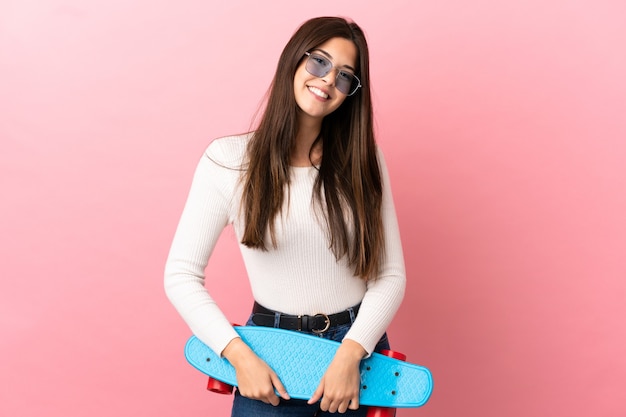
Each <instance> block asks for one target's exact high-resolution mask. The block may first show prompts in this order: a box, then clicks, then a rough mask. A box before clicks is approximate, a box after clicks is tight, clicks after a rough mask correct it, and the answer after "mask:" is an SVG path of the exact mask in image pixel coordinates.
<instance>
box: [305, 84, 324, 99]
mask: <svg viewBox="0 0 626 417" xmlns="http://www.w3.org/2000/svg"><path fill="white" fill-rule="evenodd" d="M308 89H309V91H310V92H312V93H313V94H315V95H316V96H318V97H320V98H323V99H328V94H326V93H325V92H323V91H322V90H320V89H319V88H317V87H311V86H308Z"/></svg>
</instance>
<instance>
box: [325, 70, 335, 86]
mask: <svg viewBox="0 0 626 417" xmlns="http://www.w3.org/2000/svg"><path fill="white" fill-rule="evenodd" d="M336 79H337V69H336V68H334V67H333V68H331V69H330V71H328V74H326V75H324V76H323V77H322V80H324V82H325V83H326V84H327V85H330V86H334V85H335V80H336Z"/></svg>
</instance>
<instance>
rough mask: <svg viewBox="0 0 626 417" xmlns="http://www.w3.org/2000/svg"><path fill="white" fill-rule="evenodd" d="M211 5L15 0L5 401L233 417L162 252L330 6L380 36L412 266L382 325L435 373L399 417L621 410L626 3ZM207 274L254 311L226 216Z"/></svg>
mask: <svg viewBox="0 0 626 417" xmlns="http://www.w3.org/2000/svg"><path fill="white" fill-rule="evenodd" d="M215 3H216V2H207V1H196V0H180V1H176V2H170V1H162V0H161V1H159V0H157V1H154V0H153V1H130V2H129V1H126V0H116V1H110V0H109V1H98V0H93V1H88V2H84V1H79V0H66V1H63V0H56V1H55V0H19V1H11V0H9V1H6V0H4V1H2V2H1V3H0V140H1V148H0V149H1V151H0V185H1V189H0V190H1V195H2V197H1V198H2V203H1V205H0V253H1V254H2V255H1V256H2V262H0V279H1V281H0V331H1V334H2V336H1V338H0V353H1V354H0V365H1V370H2V371H1V372H0V381H1V383H2V385H1V387H2V389H1V390H0V415H2V416H23V417H31V416H49V417H55V416H88V415H89V416H135V415H141V416H177V415H185V416H223V415H228V411H227V409H228V408H229V404H230V401H231V399H230V398H229V397H220V396H216V395H212V394H209V393H207V392H206V391H204V384H205V378H204V376H202V375H200V374H199V373H197V372H196V371H195V370H193V369H192V368H191V367H190V366H188V365H187V364H186V363H185V361H184V358H183V356H182V348H183V344H184V342H185V340H186V338H187V337H188V335H189V331H188V330H187V328H186V327H185V326H184V324H183V323H182V321H181V320H180V318H179V317H178V316H177V315H176V313H175V312H174V310H173V308H172V307H171V306H170V305H169V304H168V302H167V301H166V299H165V295H164V293H163V290H162V270H163V264H164V261H165V257H166V254H167V251H168V249H169V244H170V239H171V237H172V234H173V232H174V228H175V226H176V222H177V220H178V216H179V214H180V211H181V209H182V205H183V203H184V199H185V196H186V193H187V190H188V187H189V183H190V180H191V174H192V172H193V169H194V167H195V164H196V161H197V160H198V158H199V157H200V155H201V153H202V151H203V149H204V147H205V146H206V145H207V143H208V142H209V141H210V140H211V139H212V138H214V137H216V136H220V135H224V134H228V133H235V132H241V131H244V130H246V129H247V128H248V126H249V124H250V121H251V119H252V116H253V113H254V111H255V109H256V108H257V105H258V103H259V101H260V100H261V97H262V95H263V93H264V92H265V90H266V88H267V86H268V84H269V81H270V78H271V76H272V74H273V71H274V66H275V63H276V60H277V58H278V54H279V53H280V50H281V49H282V47H283V45H284V44H285V42H286V41H287V39H288V38H289V37H290V35H291V34H292V32H293V31H294V30H295V28H296V27H297V26H298V25H299V24H300V23H301V22H303V21H304V20H306V19H308V18H310V17H313V16H317V15H327V14H330V15H347V16H351V17H352V18H354V19H355V20H356V21H357V22H359V23H360V24H361V25H362V26H363V27H364V28H365V29H366V32H367V34H368V36H369V40H370V45H371V55H372V71H373V86H374V91H375V105H376V110H377V122H378V132H379V142H380V146H381V147H382V148H383V149H384V151H385V153H386V156H387V160H388V162H389V164H390V166H391V167H390V169H391V175H392V180H393V185H394V192H395V198H396V204H397V210H398V215H399V220H400V223H401V227H402V231H403V240H404V243H405V248H406V255H407V269H408V275H409V287H408V294H407V297H406V300H405V303H404V304H403V306H402V308H401V310H400V312H399V314H398V316H397V319H396V320H395V322H394V323H393V325H392V327H391V329H390V333H391V337H392V341H393V342H394V347H395V348H396V349H397V350H400V351H403V352H405V353H407V354H408V356H409V358H410V359H411V360H413V361H415V362H418V363H421V364H424V365H426V366H428V367H430V368H431V369H432V371H433V374H434V377H435V392H434V395H433V397H432V399H431V401H430V402H429V403H428V404H427V405H426V406H425V407H424V408H422V409H418V410H403V411H401V412H400V413H399V415H400V416H407V417H408V416H446V417H448V416H477V417H478V416H480V417H491V416H494V417H495V416H508V417H518V416H519V417H521V416H555V415H556V416H570V417H571V416H607V417H608V416H618V415H626V406H625V405H624V401H623V394H624V391H625V390H626V355H625V354H624V353H625V352H626V330H625V329H626V327H625V325H624V316H625V315H626V302H625V301H626V279H625V278H626V260H625V259H626V256H624V251H625V249H626V216H625V214H624V213H626V168H625V161H626V144H625V139H626V121H625V114H626V81H625V77H624V74H626V54H625V52H624V45H625V44H626V26H625V25H624V16H625V15H626V7H625V6H624V3H623V2H622V1H608V0H607V1H601V0H595V1H591V0H589V1H576V0H555V1H549V2H546V1H538V0H525V1H508V0H504V1H495V0H494V1H471V2H468V1H463V0H444V1H431V2H425V1H408V0H407V1H386V2H384V6H381V5H379V4H382V3H378V2H372V5H371V6H367V5H366V4H365V2H363V1H362V0H358V1H352V0H345V1H342V2H330V3H328V4H329V5H328V6H322V5H320V4H321V3H327V2H313V3H311V4H305V3H296V2H287V1H280V2H279V1H276V2H258V1H229V2H220V3H219V4H215ZM296 4H297V6H296ZM209 273H210V274H212V275H214V276H219V279H215V280H213V281H212V282H211V287H212V289H213V292H214V294H215V296H216V297H217V298H218V299H219V300H220V301H221V303H222V305H223V307H224V310H225V311H226V312H227V313H228V315H229V316H230V317H231V319H232V320H233V321H242V320H244V319H245V317H246V315H247V311H248V309H249V307H250V302H251V299H250V296H249V292H248V287H247V283H246V280H245V274H244V271H243V268H242V266H241V263H240V256H239V254H238V252H237V249H236V245H235V241H234V238H233V234H232V232H227V233H226V235H225V236H224V239H223V240H222V241H221V243H220V245H219V247H218V250H217V253H216V254H215V257H214V259H212V261H211V263H210V265H209ZM242 294H243V295H242ZM620 393H621V394H620Z"/></svg>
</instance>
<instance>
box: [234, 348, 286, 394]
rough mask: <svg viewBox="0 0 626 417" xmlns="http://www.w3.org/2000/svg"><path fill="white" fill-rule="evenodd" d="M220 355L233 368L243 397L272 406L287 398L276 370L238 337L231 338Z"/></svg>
mask: <svg viewBox="0 0 626 417" xmlns="http://www.w3.org/2000/svg"><path fill="white" fill-rule="evenodd" d="M222 356H224V357H225V358H226V359H228V361H229V362H230V363H231V365H233V367H234V368H235V371H236V375H237V389H238V390H239V393H240V394H241V395H243V396H244V397H247V398H251V399H253V400H260V401H263V402H264V403H266V404H272V405H274V406H276V405H278V403H279V402H280V398H283V399H285V400H288V399H289V394H287V390H285V387H284V386H283V384H282V382H280V379H279V378H278V375H276V372H274V371H273V370H272V368H270V367H269V365H268V364H267V363H265V362H264V361H263V360H262V359H261V358H259V357H258V356H257V355H256V354H255V353H254V352H253V351H252V349H250V347H249V346H248V345H246V343H245V342H244V341H243V340H241V339H240V338H235V339H233V340H231V341H230V343H229V344H228V345H226V348H224V351H223V352H222ZM275 390H276V391H275ZM276 392H278V394H279V395H280V397H279V396H278V395H276Z"/></svg>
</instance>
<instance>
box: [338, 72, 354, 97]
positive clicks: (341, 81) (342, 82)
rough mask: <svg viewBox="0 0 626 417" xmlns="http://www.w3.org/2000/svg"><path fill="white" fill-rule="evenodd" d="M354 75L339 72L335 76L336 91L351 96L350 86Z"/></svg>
mask: <svg viewBox="0 0 626 417" xmlns="http://www.w3.org/2000/svg"><path fill="white" fill-rule="evenodd" d="M355 81H356V80H355V79H354V75H352V74H350V73H349V72H343V71H339V73H338V74H337V79H336V80H335V86H336V87H337V90H339V91H341V92H342V93H344V94H347V95H350V94H352V90H353V88H352V85H353V84H354V83H355Z"/></svg>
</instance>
